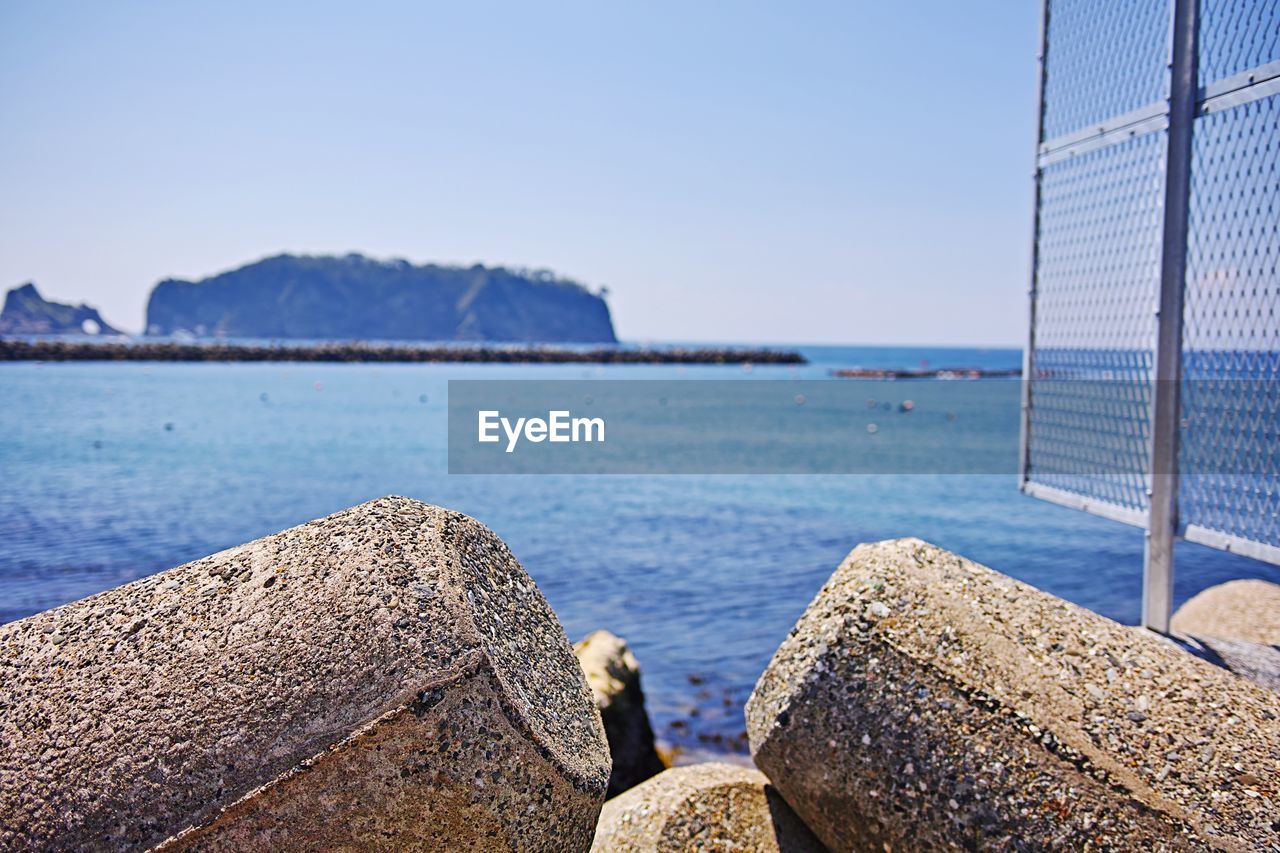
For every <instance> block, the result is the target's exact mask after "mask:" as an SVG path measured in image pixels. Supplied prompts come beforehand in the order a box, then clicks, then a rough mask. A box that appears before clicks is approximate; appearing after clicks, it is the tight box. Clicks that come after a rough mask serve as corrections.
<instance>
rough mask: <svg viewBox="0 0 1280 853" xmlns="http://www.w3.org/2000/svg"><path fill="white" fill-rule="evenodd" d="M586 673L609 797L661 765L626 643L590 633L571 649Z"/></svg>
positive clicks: (637, 670)
mask: <svg viewBox="0 0 1280 853" xmlns="http://www.w3.org/2000/svg"><path fill="white" fill-rule="evenodd" d="M573 651H574V654H576V655H577V657H578V663H580V664H581V665H582V671H583V673H585V674H586V677H587V684H588V686H590V687H591V692H592V694H593V695H594V697H595V701H596V707H597V708H599V709H600V718H601V720H602V721H603V722H604V731H605V735H606V736H607V737H608V740H609V754H610V755H611V756H612V759H613V772H612V773H611V774H610V775H609V793H608V796H610V797H613V796H615V795H617V794H620V793H622V792H623V791H625V790H627V789H628V788H632V787H635V786H636V785H639V784H640V783H641V782H643V781H644V780H646V779H648V778H649V777H651V776H654V775H656V774H658V773H661V772H662V770H663V768H664V766H665V765H663V763H662V759H661V758H660V757H659V756H658V752H657V749H656V748H655V747H654V742H653V727H652V726H651V725H650V723H649V715H648V714H647V713H646V712H645V708H644V691H643V690H641V688H640V664H639V662H638V661H637V660H636V658H635V655H633V654H632V653H631V649H629V648H628V647H627V643H626V641H625V640H623V639H622V638H620V637H616V636H614V635H613V634H610V633H609V632H608V631H594V632H592V633H591V634H588V635H587V636H586V637H585V638H583V639H582V640H581V641H579V642H578V643H576V644H575V645H574V647H573Z"/></svg>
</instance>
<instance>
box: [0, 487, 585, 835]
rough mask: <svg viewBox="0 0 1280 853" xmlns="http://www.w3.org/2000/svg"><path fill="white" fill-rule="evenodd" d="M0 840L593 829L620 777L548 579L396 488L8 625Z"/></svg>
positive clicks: (3, 661)
mask: <svg viewBox="0 0 1280 853" xmlns="http://www.w3.org/2000/svg"><path fill="white" fill-rule="evenodd" d="M0 707H2V708H3V713H2V714H0V741H2V742H3V744H4V750H3V755H2V756H0V848H3V849H36V850H40V849H46V850H52V849H124V848H151V847H156V846H161V847H164V848H167V849H228V850H230V849H236V850H258V849H306V850H320V849H334V848H343V847H346V848H348V849H350V848H360V849H365V848H369V847H375V848H386V849H407V848H416V849H448V850H501V849H523V850H557V851H559V850H586V849H588V848H589V847H590V845H591V840H592V837H593V835H594V830H595V825H596V819H597V816H598V814H599V810H600V807H601V804H602V802H603V800H604V794H605V787H606V784H607V782H608V778H609V770H610V763H609V751H608V745H607V743H606V742H605V736H604V731H603V729H602V726H601V722H600V716H599V713H598V712H597V710H596V706H595V702H594V701H593V699H592V695H591V693H590V691H589V690H588V688H587V685H586V682H585V680H584V678H583V675H582V671H581V669H580V668H579V666H578V664H577V662H576V660H575V658H574V656H573V651H572V649H571V648H570V646H569V642H568V640H567V638H566V637H565V635H564V632H563V630H562V629H561V627H560V624H559V622H558V621H557V620H556V617H555V615H554V614H553V613H552V611H551V609H550V607H549V606H548V604H547V602H546V600H545V599H544V598H543V596H542V594H541V593H540V592H539V591H538V589H537V587H535V586H534V584H533V582H532V581H531V580H530V579H529V577H528V575H526V574H525V572H524V570H523V569H522V568H521V566H520V564H519V563H518V562H517V561H516V559H515V558H514V557H513V556H512V554H511V552H510V551H509V550H507V548H506V546H505V545H503V543H502V542H501V541H500V540H499V539H498V538H497V537H496V536H495V535H494V534H493V533H492V532H490V531H489V530H488V529H486V528H485V527H484V526H483V525H481V524H479V523H478V522H476V521H473V520H472V519H470V518H467V517H466V516H463V515H460V514H458V513H454V512H450V511H447V510H443V509H440V508H437V507H432V506H428V505H426V504H422V503H418V502H416V501H412V500H408V499H405V498H383V499H380V500H376V501H373V502H371V503H367V504H363V505H361V506H358V507H355V508H353V509H349V510H346V511H344V512H340V513H337V514H336V515H332V516H329V517H328V518H324V519H321V520H319V521H314V522H311V523H309V524H304V525H302V526H300V527H296V528H293V529H291V530H286V531H284V532H282V533H278V534H275V535H273V536H268V537H266V538H265V539H260V540H257V541H255V542H250V543H248V544H246V545H242V546H239V547H236V548H232V549H231V550H228V551H224V552H222V553H220V554H215V555H213V556H211V557H207V558H205V559H202V560H197V561H195V562H193V563H189V564H187V565H184V566H180V567H178V568H175V569H171V570H169V571H167V572H163V573H161V574H158V575H155V576H153V577H149V578H146V579H143V580H140V581H137V582H135V583H131V584H128V585H126V586H123V587H120V588H118V589H114V590H110V591H108V592H105V593H102V594H100V595H95V596H93V597H91V598H87V599H84V600H82V601H77V602H74V603H72V604H68V605H66V606H63V607H59V608H56V609H54V610H50V611H46V612H44V613H40V614H37V615H35V616H32V617H30V618H27V619H23V620H20V621H18V622H14V623H10V624H8V625H4V626H0Z"/></svg>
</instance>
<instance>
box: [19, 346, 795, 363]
mask: <svg viewBox="0 0 1280 853" xmlns="http://www.w3.org/2000/svg"><path fill="white" fill-rule="evenodd" d="M0 361H223V362H225V361H285V362H317V361H321V362H385V363H460V364H805V363H807V362H806V359H805V357H804V356H802V355H800V354H799V353H798V352H793V351H789V350H772V349H735V348H732V347H723V348H722V347H696V348H684V347H672V348H670V349H609V348H600V349H590V350H575V349H564V348H553V347H537V346H522V347H506V346H428V347H417V346H393V345H387V344H367V343H361V342H351V343H321V344H306V345H296V346H272V345H260V344H230V343H178V342H174V341H157V342H137V343H118V342H101V343H99V342H96V341H47V340H44V341H25V340H0Z"/></svg>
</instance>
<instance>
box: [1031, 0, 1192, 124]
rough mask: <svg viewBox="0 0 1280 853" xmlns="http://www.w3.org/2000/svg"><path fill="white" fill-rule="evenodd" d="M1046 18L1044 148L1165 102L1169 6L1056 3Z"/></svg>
mask: <svg viewBox="0 0 1280 853" xmlns="http://www.w3.org/2000/svg"><path fill="white" fill-rule="evenodd" d="M1047 13H1048V24H1049V39H1048V43H1047V48H1046V51H1045V81H1044V134H1043V138H1042V139H1041V141H1042V142H1043V141H1047V140H1050V139H1053V138H1055V137H1058V136H1062V135H1063V134H1066V133H1070V132H1072V131H1076V130H1081V129H1084V128H1086V127H1088V126H1090V125H1095V124H1098V123H1099V122H1101V121H1103V120H1105V119H1109V118H1112V117H1114V116H1117V115H1121V114H1123V113H1127V112H1130V111H1132V110H1136V109H1138V108H1139V107H1144V106H1147V105H1148V104H1151V103H1153V102H1155V101H1158V100H1160V99H1161V98H1163V97H1164V95H1165V85H1166V80H1167V77H1168V73H1167V70H1168V61H1169V51H1168V48H1167V46H1166V42H1167V40H1168V34H1169V10H1168V6H1167V0H1159V2H1152V0H1111V1H1110V2H1097V0H1052V2H1050V3H1049V6H1048V9H1047Z"/></svg>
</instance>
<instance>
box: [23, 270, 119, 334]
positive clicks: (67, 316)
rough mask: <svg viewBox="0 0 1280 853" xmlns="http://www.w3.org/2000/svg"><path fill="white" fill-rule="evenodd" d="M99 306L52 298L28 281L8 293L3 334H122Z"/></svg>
mask: <svg viewBox="0 0 1280 853" xmlns="http://www.w3.org/2000/svg"><path fill="white" fill-rule="evenodd" d="M118 334H120V332H119V330H117V329H115V328H113V327H111V326H110V325H108V324H107V321H106V320H104V319H102V315H101V314H99V313H98V311H97V309H96V308H90V307H89V306H88V305H64V304H63V303H61V302H50V301H49V300H47V299H45V298H44V297H43V296H41V295H40V291H38V290H36V286H35V285H34V284H33V283H31V282H27V283H26V284H23V285H20V286H18V287H15V288H14V289H13V290H10V291H9V292H8V293H7V294H5V298H4V308H3V310H0V335H118Z"/></svg>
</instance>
